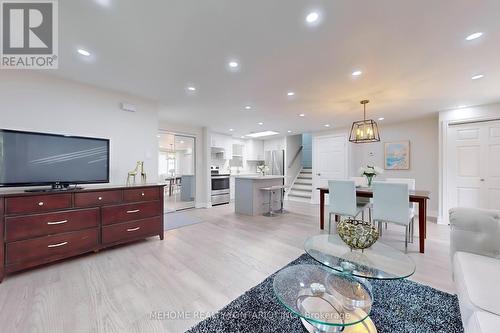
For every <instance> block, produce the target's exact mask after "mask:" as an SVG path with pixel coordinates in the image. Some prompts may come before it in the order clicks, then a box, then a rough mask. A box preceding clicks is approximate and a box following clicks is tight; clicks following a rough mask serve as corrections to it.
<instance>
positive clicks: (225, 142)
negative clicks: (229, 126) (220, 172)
mask: <svg viewBox="0 0 500 333" xmlns="http://www.w3.org/2000/svg"><path fill="white" fill-rule="evenodd" d="M210 147H212V148H219V149H223V150H224V156H225V158H226V159H230V158H231V157H232V156H233V138H232V137H231V136H229V135H223V134H218V133H211V135H210Z"/></svg>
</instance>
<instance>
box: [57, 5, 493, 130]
mask: <svg viewBox="0 0 500 333" xmlns="http://www.w3.org/2000/svg"><path fill="white" fill-rule="evenodd" d="M59 8H60V14H59V24H60V28H59V31H60V69H59V70H58V71H57V73H56V75H60V76H63V77H67V78H71V79H75V80H78V81H83V82H86V83H90V84H94V85H98V86H101V87H107V88H112V89H115V90H120V91H125V92H130V93H133V94H137V95H139V96H143V97H147V98H151V99H154V100H158V101H160V103H161V104H162V105H163V106H164V107H163V108H162V111H161V117H162V118H164V119H167V120H175V121H176V122H181V123H188V124H193V125H202V126H208V127H210V128H211V129H213V130H215V131H218V132H223V133H228V134H229V133H231V134H233V135H235V136H236V135H237V136H239V135H243V134H247V133H249V132H251V131H260V130H276V131H278V132H281V133H286V131H287V130H289V129H290V130H293V131H294V132H304V131H316V130H323V129H325V127H324V124H326V123H329V124H332V127H340V126H346V125H349V124H350V123H351V122H352V121H354V120H358V119H359V118H360V117H362V109H361V105H360V104H359V101H360V100H361V99H364V98H368V99H370V100H371V103H370V104H368V116H369V117H373V118H378V117H385V120H384V121H385V122H397V121H401V120H405V119H411V118H416V117H421V116H424V115H426V114H431V113H435V112H437V111H439V110H443V109H450V108H453V107H455V106H457V105H464V104H465V105H478V104H485V103H491V102H496V101H500V89H498V87H500V62H499V59H500V19H499V13H500V1H498V0H481V1H477V0H439V1H436V0H419V1H398V0H377V1H373V0H349V1H347V0H345V1H305V0H272V1H269V0H252V1H248V0H204V1H200V0H168V1H167V0H163V1H161V0H157V1H153V0H149V1H146V0H142V1H137V0H72V1H60V2H59ZM312 10H316V11H318V12H319V13H320V14H321V23H320V24H319V25H317V26H315V27H310V26H308V25H306V23H305V20H304V19H305V16H306V15H307V13H309V12H311V11H312ZM476 31H482V32H484V36H483V37H482V38H480V39H477V40H474V41H470V42H467V41H465V37H466V36H467V35H469V34H471V33H473V32H476ZM79 47H80V48H84V49H86V50H88V51H90V52H91V53H92V56H91V57H90V58H85V57H83V56H81V55H79V54H77V52H76V49H77V48H79ZM233 59H236V60H238V61H239V62H240V64H241V69H240V71H239V72H230V71H228V70H227V63H228V62H229V61H230V60H233ZM356 69H360V70H362V71H363V75H362V76H360V77H357V78H353V77H352V76H351V72H352V71H354V70H356ZM477 73H482V74H484V75H485V77H484V78H483V79H480V80H471V77H472V76H473V75H474V74H477ZM188 85H194V86H195V87H196V88H197V91H196V93H195V94H188V93H187V92H186V87H187V86H188ZM288 91H294V92H295V93H296V96H295V97H294V98H292V99H290V98H288V97H287V96H286V93H287V92H288ZM245 105H252V106H253V110H251V111H246V110H244V106H245ZM299 113H305V114H306V117H303V118H301V117H298V116H297V115H298V114H299ZM258 122H264V125H262V126H259V125H257V123H258ZM230 128H233V129H235V131H234V132H229V129H230Z"/></svg>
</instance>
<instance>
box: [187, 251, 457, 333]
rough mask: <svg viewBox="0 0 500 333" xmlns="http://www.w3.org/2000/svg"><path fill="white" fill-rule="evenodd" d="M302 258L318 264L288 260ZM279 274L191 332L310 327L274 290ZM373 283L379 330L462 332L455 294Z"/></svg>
mask: <svg viewBox="0 0 500 333" xmlns="http://www.w3.org/2000/svg"><path fill="white" fill-rule="evenodd" d="M298 264H314V265H319V264H318V263H317V262H316V261H315V260H314V259H312V258H311V257H310V256H309V255H307V254H303V255H302V256H300V257H299V258H298V259H296V260H294V261H293V262H291V263H290V264H288V266H292V265H298ZM288 266H287V267H288ZM275 274H276V273H275ZM275 274H273V275H271V276H269V277H268V278H267V279H265V280H264V281H263V282H262V283H260V284H259V285H257V286H255V287H253V288H252V289H250V290H249V291H247V292H245V294H243V295H241V296H240V297H238V298H237V299H235V300H234V301H232V302H231V303H229V304H228V305H227V306H226V307H224V308H223V309H222V310H220V311H219V312H218V313H216V314H215V315H213V316H212V317H209V318H208V319H206V320H204V321H202V322H200V323H199V324H197V325H196V326H195V327H193V328H191V329H190V330H189V331H187V332H188V333H215V332H217V333H220V332H231V333H238V332H252V333H257V332H263V333H264V332H266V333H269V332H286V333H304V332H307V331H306V330H305V329H304V328H303V326H302V324H301V321H300V319H299V318H298V317H296V316H294V315H292V314H290V313H289V312H288V311H287V310H286V309H285V308H284V307H283V306H282V305H281V304H280V303H279V302H278V300H277V299H276V297H275V296H274V293H273V278H274V275H275ZM235 278H237V277H235ZM371 284H372V288H373V294H374V299H375V301H374V304H373V306H372V312H371V313H370V318H371V319H372V320H373V322H374V324H375V326H376V327H377V330H378V332H379V333H384V332H387V333H396V332H397V333H406V332H408V333H417V332H418V333H424V332H428V333H461V332H463V327H462V320H461V318H460V310H459V307H458V299H457V297H456V296H455V295H451V294H448V293H445V292H442V291H439V290H436V289H434V288H431V287H427V286H424V285H421V284H418V283H415V282H412V281H409V280H395V281H374V280H372V281H371Z"/></svg>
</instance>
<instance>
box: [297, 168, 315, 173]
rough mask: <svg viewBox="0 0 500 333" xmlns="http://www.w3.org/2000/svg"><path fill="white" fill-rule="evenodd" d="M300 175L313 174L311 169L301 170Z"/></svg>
mask: <svg viewBox="0 0 500 333" xmlns="http://www.w3.org/2000/svg"><path fill="white" fill-rule="evenodd" d="M300 173H311V174H312V173H313V171H312V169H302V171H301V172H300Z"/></svg>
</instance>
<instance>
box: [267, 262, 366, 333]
mask: <svg viewBox="0 0 500 333" xmlns="http://www.w3.org/2000/svg"><path fill="white" fill-rule="evenodd" d="M273 290H274V293H275V295H276V297H277V298H278V300H279V301H280V303H281V304H282V305H284V306H285V307H286V308H287V309H288V310H289V311H290V312H292V313H294V314H295V315H297V316H299V317H301V318H302V319H305V320H306V321H307V322H308V323H310V324H311V325H314V326H315V327H316V328H317V329H318V331H329V330H328V329H325V328H327V327H332V326H333V328H334V327H339V328H342V327H345V326H350V325H355V324H358V323H361V322H362V321H364V320H365V319H367V318H368V314H369V313H370V311H371V307H372V302H373V295H372V291H371V286H370V285H369V283H367V282H366V280H362V279H358V278H356V277H354V276H352V275H346V274H340V273H338V272H335V271H334V270H332V269H329V268H327V267H324V266H321V265H295V266H290V267H287V268H284V269H283V270H281V271H279V272H278V273H277V274H276V276H275V278H274V281H273Z"/></svg>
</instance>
